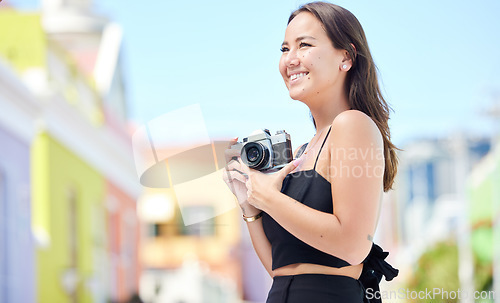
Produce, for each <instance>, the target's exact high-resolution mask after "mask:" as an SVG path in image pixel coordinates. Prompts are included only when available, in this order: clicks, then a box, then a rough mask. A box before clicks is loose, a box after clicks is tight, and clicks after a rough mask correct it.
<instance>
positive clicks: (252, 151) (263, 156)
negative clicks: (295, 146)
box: [231, 129, 293, 173]
mask: <svg viewBox="0 0 500 303" xmlns="http://www.w3.org/2000/svg"><path fill="white" fill-rule="evenodd" d="M231 148H233V149H239V150H240V154H241V159H242V160H243V163H245V164H246V165H247V166H248V167H250V168H253V169H256V170H259V171H261V172H264V173H270V172H274V171H277V170H279V169H281V168H283V167H284V166H285V165H287V164H288V163H289V162H290V161H292V160H293V155H292V142H291V140H290V135H289V134H288V133H287V132H285V131H284V130H279V131H277V132H276V134H275V135H274V136H271V133H270V132H269V130H268V129H263V130H257V131H254V132H253V133H252V134H251V135H250V136H248V137H246V138H243V142H238V143H236V144H235V145H233V146H231Z"/></svg>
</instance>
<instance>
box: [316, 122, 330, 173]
mask: <svg viewBox="0 0 500 303" xmlns="http://www.w3.org/2000/svg"><path fill="white" fill-rule="evenodd" d="M331 130H332V126H331V125H330V128H329V129H328V132H327V133H326V136H325V140H323V144H321V147H320V148H319V152H318V155H317V156H316V161H315V162H314V168H313V169H314V170H316V164H317V163H318V159H319V155H320V154H321V150H322V149H323V145H325V142H326V139H328V135H329V134H330V131H331Z"/></svg>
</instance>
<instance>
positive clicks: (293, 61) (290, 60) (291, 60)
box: [285, 51, 299, 66]
mask: <svg viewBox="0 0 500 303" xmlns="http://www.w3.org/2000/svg"><path fill="white" fill-rule="evenodd" d="M285 64H286V66H297V65H299V58H298V57H297V52H296V51H289V52H288V53H287V55H286V58H285Z"/></svg>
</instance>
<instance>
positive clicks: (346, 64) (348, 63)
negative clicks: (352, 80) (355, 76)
mask: <svg viewBox="0 0 500 303" xmlns="http://www.w3.org/2000/svg"><path fill="white" fill-rule="evenodd" d="M343 54H344V57H343V58H342V63H341V64H340V70H341V71H345V72H346V71H348V70H349V69H350V68H351V67H352V58H351V55H350V54H349V52H348V51H347V50H344V51H343Z"/></svg>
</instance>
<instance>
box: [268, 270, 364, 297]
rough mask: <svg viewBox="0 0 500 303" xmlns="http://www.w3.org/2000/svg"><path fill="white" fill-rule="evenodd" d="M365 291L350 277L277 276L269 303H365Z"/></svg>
mask: <svg viewBox="0 0 500 303" xmlns="http://www.w3.org/2000/svg"><path fill="white" fill-rule="evenodd" d="M363 296H364V288H363V286H362V285H361V282H359V280H356V279H354V278H351V277H347V276H337V275H324V274H301V275H292V276H277V277H274V279H273V284H272V286H271V290H270V291H269V295H268V297H267V301H266V303H304V302H308V303H316V302H318V303H335V302H339V303H362V302H363Z"/></svg>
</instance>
